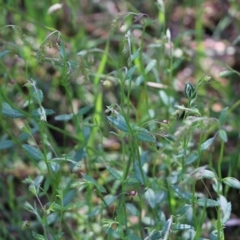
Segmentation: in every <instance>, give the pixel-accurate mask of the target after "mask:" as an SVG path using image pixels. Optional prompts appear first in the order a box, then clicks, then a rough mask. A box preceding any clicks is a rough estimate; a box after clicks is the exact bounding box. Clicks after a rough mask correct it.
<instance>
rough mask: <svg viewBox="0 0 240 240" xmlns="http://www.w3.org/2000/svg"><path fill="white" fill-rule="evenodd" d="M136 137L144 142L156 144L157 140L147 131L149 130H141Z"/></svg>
mask: <svg viewBox="0 0 240 240" xmlns="http://www.w3.org/2000/svg"><path fill="white" fill-rule="evenodd" d="M136 137H137V139H138V140H140V141H143V142H154V143H155V142H156V139H155V138H154V137H153V136H152V135H151V134H150V133H149V132H148V131H147V129H143V128H141V130H139V131H137V132H136Z"/></svg>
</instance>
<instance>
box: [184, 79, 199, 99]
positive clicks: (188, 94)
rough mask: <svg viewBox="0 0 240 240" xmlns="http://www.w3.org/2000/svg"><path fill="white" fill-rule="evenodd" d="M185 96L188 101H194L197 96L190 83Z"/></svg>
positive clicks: (186, 85) (185, 89) (185, 90)
mask: <svg viewBox="0 0 240 240" xmlns="http://www.w3.org/2000/svg"><path fill="white" fill-rule="evenodd" d="M184 95H185V97H186V98H188V99H194V98H196V96H197V93H196V88H195V87H194V86H193V85H192V84H191V83H190V82H186V84H185V88H184Z"/></svg>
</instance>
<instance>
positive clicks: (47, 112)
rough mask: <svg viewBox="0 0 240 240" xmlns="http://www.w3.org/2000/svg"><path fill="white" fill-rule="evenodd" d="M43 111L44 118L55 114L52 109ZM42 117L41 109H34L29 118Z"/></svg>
mask: <svg viewBox="0 0 240 240" xmlns="http://www.w3.org/2000/svg"><path fill="white" fill-rule="evenodd" d="M44 111H45V115H46V116H48V115H52V114H54V113H55V112H54V111H53V110H52V109H44ZM42 115H43V113H42V109H41V108H37V109H35V110H33V111H32V112H31V116H32V117H36V118H39V117H41V116H42Z"/></svg>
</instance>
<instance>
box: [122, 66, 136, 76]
mask: <svg viewBox="0 0 240 240" xmlns="http://www.w3.org/2000/svg"><path fill="white" fill-rule="evenodd" d="M136 69H137V66H135V65H134V66H133V67H131V68H130V69H129V70H128V71H127V74H126V76H125V79H126V80H127V79H132V76H133V74H134V72H135V71H136Z"/></svg>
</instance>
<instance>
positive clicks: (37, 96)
mask: <svg viewBox="0 0 240 240" xmlns="http://www.w3.org/2000/svg"><path fill="white" fill-rule="evenodd" d="M32 97H33V100H34V102H35V103H38V104H41V103H42V101H43V92H42V91H41V90H39V89H37V90H34V92H33V93H32Z"/></svg>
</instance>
